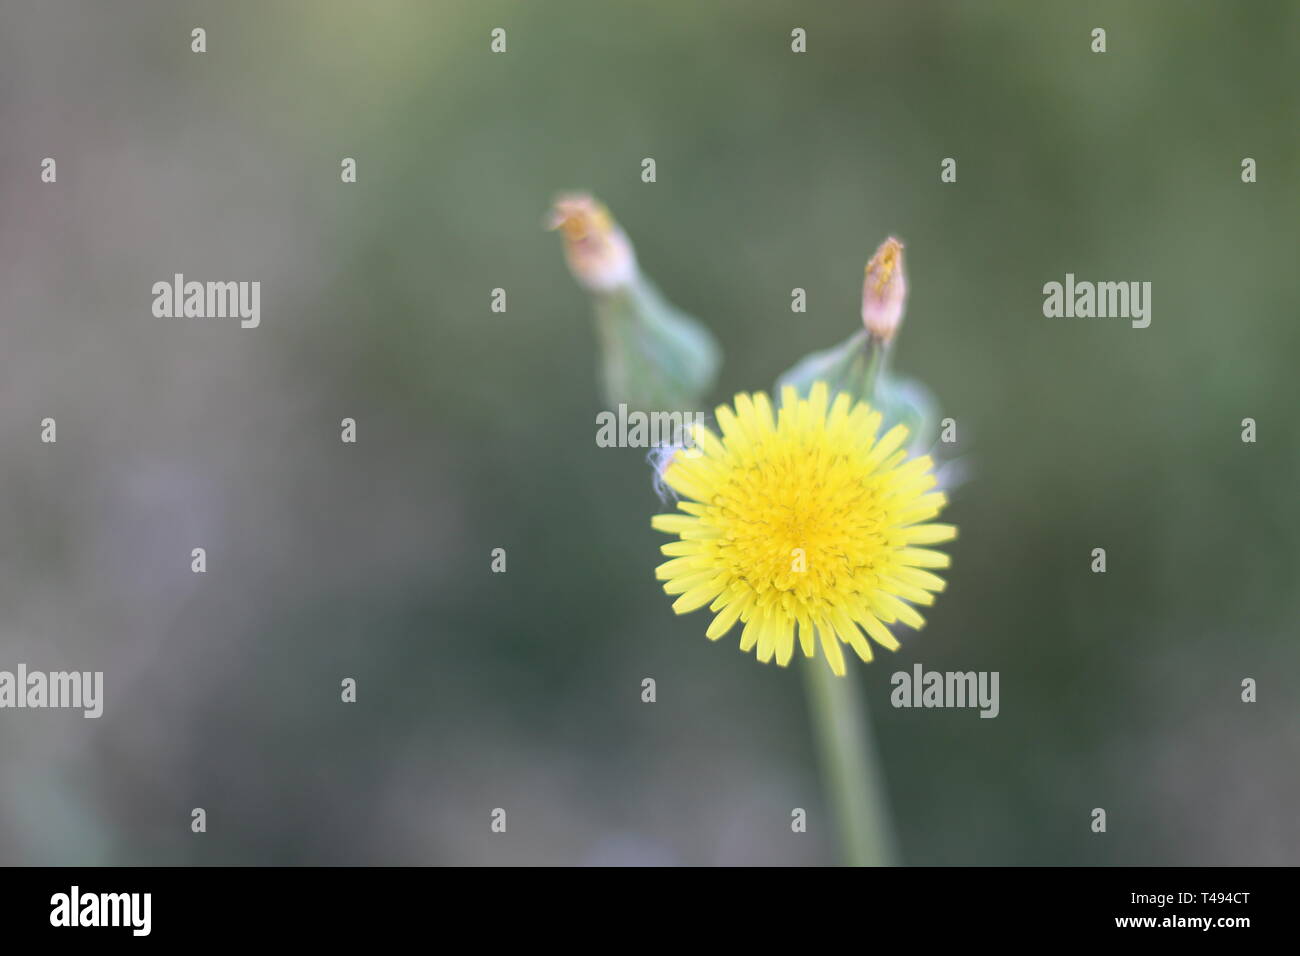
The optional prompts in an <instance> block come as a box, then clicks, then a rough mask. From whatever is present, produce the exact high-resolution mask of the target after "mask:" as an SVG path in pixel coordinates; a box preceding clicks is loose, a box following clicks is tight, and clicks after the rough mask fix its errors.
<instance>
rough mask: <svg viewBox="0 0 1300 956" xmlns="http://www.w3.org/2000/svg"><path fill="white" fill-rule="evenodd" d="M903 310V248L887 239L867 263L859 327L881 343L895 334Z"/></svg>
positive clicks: (895, 240) (904, 279)
mask: <svg viewBox="0 0 1300 956" xmlns="http://www.w3.org/2000/svg"><path fill="white" fill-rule="evenodd" d="M906 306H907V274H906V273H905V272H904V270H903V244H902V243H901V242H899V241H898V240H897V239H895V238H894V237H893V236H890V237H889V238H888V239H886V240H885V241H884V242H882V243H881V244H880V248H879V249H877V250H876V254H875V255H874V256H872V257H871V261H870V262H868V263H867V275H866V280H865V281H864V282H863V283H862V324H863V325H865V326H866V327H867V332H869V333H870V334H871V336H872V337H873V338H876V339H878V340H880V341H881V342H888V341H889V340H890V339H892V338H893V337H894V333H895V332H897V331H898V326H899V323H901V322H902V321H903V310H904V308H906Z"/></svg>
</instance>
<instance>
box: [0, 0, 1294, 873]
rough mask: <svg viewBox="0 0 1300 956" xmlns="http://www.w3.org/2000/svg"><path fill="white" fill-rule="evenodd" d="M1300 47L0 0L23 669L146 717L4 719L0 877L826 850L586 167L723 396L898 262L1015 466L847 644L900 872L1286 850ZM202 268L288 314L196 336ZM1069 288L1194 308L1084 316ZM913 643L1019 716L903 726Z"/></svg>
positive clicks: (919, 720)
mask: <svg viewBox="0 0 1300 956" xmlns="http://www.w3.org/2000/svg"><path fill="white" fill-rule="evenodd" d="M195 26H202V27H204V28H205V29H206V30H207V34H208V52H207V53H205V54H202V55H198V54H194V53H191V52H190V30H191V29H192V28H193V27H195ZM1096 26H1102V27H1104V28H1106V29H1107V31H1108V46H1109V51H1108V52H1107V53H1106V54H1104V55H1095V54H1093V53H1091V52H1090V50H1089V43H1090V37H1089V34H1090V31H1091V30H1092V28H1093V27H1096ZM494 27H504V28H506V30H507V31H508V33H507V36H508V52H507V53H506V54H504V55H493V54H491V53H490V52H489V49H488V43H489V32H490V30H491V29H493V28H494ZM794 27H803V28H805V29H806V30H807V32H808V52H807V53H806V54H804V55H795V54H793V53H791V52H790V46H789V43H790V31H791V29H792V28H794ZM1297 62H1300V6H1298V5H1297V4H1295V3H1291V2H1256V3H1250V4H1240V3H1232V2H1228V0H1224V2H1213V3H1211V2H1183V0H1161V2H1148V3H1143V4H1127V3H1096V4H1093V3H1069V4H1066V3H1031V2H1027V0H1026V2H981V3H971V2H949V3H924V4H920V3H906V2H899V3H877V2H872V3H860V2H855V3H849V2H823V3H817V4H793V3H785V2H772V0H715V2H710V3H697V2H693V0H692V2H688V0H672V2H668V0H660V2H621V3H617V4H615V3H609V2H605V0H582V2H579V0H547V2H545V3H536V2H525V0H475V2H473V3H470V2H466V0H429V2H421V0H406V2H394V0H379V2H368V3H364V4H363V3H348V2H322V0H312V2H307V0H300V2H275V3H256V2H251V0H249V2H237V3H223V4H213V3H185V2H171V0H168V2H162V0H158V2H143V0H141V2H130V3H114V4H105V3H93V2H83V3H74V2H67V0H49V2H40V3H37V2H34V0H33V2H14V0H4V2H2V3H0V129H3V135H2V136H0V316H2V319H3V321H2V324H0V449H3V455H2V457H0V475H2V476H3V479H2V480H3V484H2V486H0V526H2V528H3V532H4V533H3V540H4V547H3V548H0V669H10V670H12V669H14V668H15V667H16V666H17V664H18V663H19V662H24V663H26V664H27V665H28V666H29V667H30V668H32V669H42V670H56V669H65V668H68V669H77V670H103V671H104V672H105V683H106V689H105V694H106V704H105V714H104V716H103V717H102V718H101V719H100V720H98V721H93V720H85V719H82V717H81V716H80V714H79V713H75V712H58V711H47V712H39V711H37V712H33V711H21V712H19V711H4V712H0V862H3V863H10V864H15V863H16V864H65V863H78V864H98V863H103V864H143V863H162V864H186V863H196V864H197V863H206V864H233V863H257V864H272V863H274V864H340V863H341V864H390V863H391V864H603V863H608V864H621V863H642V864H645V863H649V864H808V863H828V862H832V861H834V860H835V858H836V857H835V839H834V834H833V832H832V829H831V824H830V819H829V814H828V810H827V806H826V802H825V800H824V797H823V792H822V789H821V786H820V783H819V781H818V776H817V767H816V762H815V759H814V754H813V749H812V747H811V741H810V728H809V722H808V718H807V713H806V710H805V702H804V699H803V688H802V683H801V681H800V680H799V679H798V678H799V675H798V674H797V673H794V672H792V671H788V670H781V669H778V668H777V667H775V666H766V667H765V666H762V665H760V664H758V663H757V662H756V661H755V660H754V659H753V658H752V657H746V656H744V655H742V654H740V653H739V652H738V651H737V650H736V647H735V635H732V636H731V637H729V638H728V639H727V640H725V641H723V642H720V643H718V644H713V643H710V642H708V641H706V640H705V639H704V636H703V631H704V628H705V625H706V623H707V621H706V619H705V617H704V616H702V615H700V614H697V615H694V616H691V617H686V618H680V619H679V618H676V617H675V616H674V615H673V614H672V612H671V610H670V608H669V600H667V599H666V598H665V597H664V595H663V594H662V593H660V591H659V590H658V587H657V584H656V582H655V581H654V579H653V577H652V573H651V569H652V568H653V566H654V565H655V564H656V563H657V561H658V560H659V559H658V554H657V547H658V545H659V544H660V543H661V542H662V540H663V539H662V537H661V536H660V535H658V534H656V533H654V532H652V531H651V530H650V528H649V524H648V519H649V516H650V515H651V514H652V513H654V512H655V511H656V510H657V509H658V507H659V504H658V501H657V499H656V498H655V496H654V494H653V492H652V489H651V476H650V472H649V469H648V467H647V465H646V462H645V455H644V452H643V451H640V450H637V449H600V448H597V447H596V445H595V441H594V437H595V415H596V413H597V411H598V410H599V401H598V398H597V385H596V359H595V353H594V336H593V329H592V326H591V313H590V308H589V303H588V301H587V299H586V297H585V295H584V294H583V293H582V292H581V291H580V290H579V289H578V288H577V286H576V285H575V284H574V282H573V281H572V280H571V279H570V277H569V276H568V274H567V272H566V271H565V268H564V265H563V261H562V257H561V250H560V246H559V240H558V239H557V238H556V237H555V236H554V235H551V234H547V233H545V232H544V231H543V230H542V228H541V223H542V217H543V214H544V212H545V210H546V208H547V206H548V204H549V201H550V200H551V198H552V197H553V196H554V195H555V194H556V193H557V192H559V191H562V190H566V189H573V188H584V189H590V190H592V191H594V192H595V193H596V194H597V195H598V196H600V197H601V198H602V199H604V200H605V201H606V202H607V203H608V204H609V205H610V207H611V208H612V209H613V211H614V212H615V214H616V215H617V216H618V218H619V219H620V221H621V222H622V223H623V225H624V226H625V227H626V228H627V230H628V232H629V234H630V235H631V236H632V238H633V240H634V242H635V243H636V246H637V249H638V252H639V255H640V259H641V262H642V265H643V266H644V268H645V269H646V271H647V272H648V273H649V274H650V275H651V276H653V277H654V278H655V280H656V282H657V283H658V284H659V285H660V286H661V287H662V288H663V289H664V290H665V292H666V293H667V294H668V296H669V297H670V298H671V299H673V300H674V301H675V302H676V303H677V304H678V305H680V306H681V307H683V308H684V309H687V310H689V311H691V312H694V313H695V314H697V315H699V316H701V317H702V318H704V319H705V320H706V321H707V322H708V323H709V324H710V325H711V326H712V327H713V329H714V330H715V331H716V333H717V335H718V337H719V338H720V339H721V341H722V343H723V345H724V347H725V350H726V361H725V366H724V368H723V372H722V380H721V384H720V387H719V389H718V391H717V393H716V394H715V395H714V396H712V398H713V399H714V400H719V401H720V400H723V399H725V398H727V397H728V396H730V394H732V393H733V392H734V391H736V390H741V389H754V388H766V387H770V384H771V382H772V381H773V380H774V379H775V377H776V376H777V375H778V374H779V373H780V372H781V371H783V370H784V369H785V368H786V367H788V366H789V365H790V364H792V363H793V362H794V360H795V359H796V358H797V357H799V356H800V355H802V354H804V353H806V352H808V351H810V350H812V349H815V348H819V347H824V346H828V345H830V344H832V343H834V342H838V341H840V340H841V339H843V338H844V337H845V336H846V335H848V334H849V333H850V332H851V331H852V330H853V328H854V326H855V323H856V322H857V321H858V319H857V309H858V297H859V294H860V288H861V276H862V267H863V263H864V262H865V260H866V258H867V257H868V256H869V255H870V253H871V252H872V250H874V249H875V247H876V245H877V243H878V242H879V241H880V240H881V239H882V238H883V237H884V236H886V235H887V234H890V233H894V234H897V235H899V236H900V237H902V238H903V239H904V241H905V242H906V243H907V250H908V251H907V255H908V264H909V273H910V278H911V284H912V290H913V291H912V296H911V303H910V307H909V312H908V319H907V323H906V326H905V328H904V330H903V333H902V336H901V339H900V342H899V353H898V356H897V365H898V367H899V368H900V369H901V370H903V371H905V372H907V373H908V374H911V375H915V376H917V377H920V378H922V379H923V380H924V381H926V382H927V383H928V384H929V386H930V387H931V388H932V389H933V390H934V392H935V393H936V394H937V396H938V397H939V399H940V401H941V402H942V405H943V408H944V411H945V413H946V414H948V415H951V416H953V417H955V418H956V420H957V421H958V423H959V429H960V432H959V434H960V437H961V438H962V443H963V446H964V450H965V451H967V452H968V453H970V454H971V455H972V460H973V462H974V464H975V469H974V476H973V480H972V481H970V482H969V483H968V484H966V485H965V486H963V487H962V488H961V489H960V491H959V492H958V493H957V494H956V496H955V501H954V503H953V504H952V506H951V508H950V511H949V512H948V514H949V515H950V516H951V518H952V520H954V521H956V522H957V523H958V524H959V525H960V526H961V529H962V537H961V539H960V540H959V541H958V542H957V543H956V544H955V545H954V546H953V549H952V550H953V554H954V557H955V561H954V567H953V569H952V571H951V574H950V575H949V577H950V581H951V583H950V587H949V590H948V592H947V593H946V594H944V595H943V596H941V598H940V600H939V601H938V603H937V605H936V607H935V608H934V609H933V613H932V614H930V615H929V617H930V624H929V626H928V627H927V628H926V629H925V631H924V632H922V633H920V634H914V635H909V636H907V637H905V643H904V647H903V650H902V651H900V652H899V653H898V654H897V655H896V656H893V657H889V658H888V659H882V658H878V659H877V661H876V663H874V664H872V665H870V666H866V667H862V668H860V669H859V672H858V675H857V679H858V680H860V681H861V683H862V685H863V688H864V691H865V693H866V694H867V696H868V697H869V699H870V702H871V710H872V714H873V719H874V723H875V727H876V731H877V735H878V739H879V748H880V752H881V760H882V764H883V767H884V771H885V774H886V776H887V789H888V794H889V798H890V802H891V804H892V807H893V813H894V817H895V822H896V826H897V837H898V843H899V846H900V849H901V854H902V859H903V861H904V862H907V863H912V864H971V863H989V864H1030V863H1036V864H1057V863H1061V864H1065V863H1071V864H1137V863H1157V864H1227V863H1236V864H1285V863H1290V864H1294V863H1297V862H1300V816H1298V815H1297V813H1296V807H1297V806H1298V805H1300V760H1298V759H1297V758H1298V757H1300V691H1298V690H1297V684H1296V677H1297V673H1300V648H1298V644H1297V620H1300V598H1298V597H1297V590H1296V582H1297V580H1300V563H1298V562H1297V553H1296V546H1297V541H1298V540H1300V534H1298V533H1300V504H1298V500H1300V499H1298V498H1297V495H1296V481H1297V465H1298V464H1300V461H1298V457H1297V447H1298V445H1297V440H1296V439H1297V434H1296V423H1295V415H1296V407H1297V397H1298V396H1300V389H1298V388H1297V385H1296V376H1295V367H1296V361H1297V359H1296V356H1297V354H1300V325H1298V324H1297V319H1298V318H1300V308H1298V305H1300V295H1298V294H1297V270H1296V261H1297V223H1298V222H1300V215H1298V214H1300V188H1298V187H1300V152H1298V147H1300V134H1298V127H1297V123H1296V117H1297V115H1300V95H1298V94H1297V89H1298V87H1297V83H1296V73H1295V69H1296V64H1297ZM46 156H51V157H54V158H56V160H57V162H58V182H57V184H54V185H45V184H42V183H41V181H40V176H39V173H40V162H41V160H42V159H43V158H44V157H46ZM345 156H351V157H355V158H356V159H357V161H358V172H359V176H358V178H359V181H358V182H357V183H356V184H355V185H343V184H342V183H341V182H340V178H339V163H340V160H341V159H342V158H343V157H345ZM646 156H651V157H654V158H655V159H656V161H657V164H658V182H656V183H654V184H644V183H642V182H641V180H640V176H639V173H640V161H641V159H642V158H643V157H646ZM948 156H951V157H955V158H956V159H957V160H958V181H957V183H956V184H950V185H945V184H942V183H940V181H939V164H940V160H941V159H942V158H943V157H948ZM1245 156H1250V157H1253V158H1255V159H1256V160H1257V162H1258V166H1259V181H1258V182H1257V183H1256V184H1254V185H1245V184H1243V183H1242V182H1241V179H1240V163H1241V159H1242V158H1243V157H1245ZM175 272H183V273H184V274H185V275H186V276H187V277H189V278H193V279H199V280H227V279H231V280H254V279H256V280H259V281H261V282H262V315H263V317H262V325H261V327H260V328H258V329H256V330H242V329H240V328H239V327H238V324H237V322H234V321H232V320H224V321H223V320H211V321H207V320H182V319H174V320H168V319H157V318H154V317H153V315H152V314H151V311H150V306H151V302H152V295H151V293H150V287H151V285H152V284H153V283H154V282H156V281H159V280H168V279H170V277H171V276H172V275H173V273H175ZM1066 272H1073V273H1075V274H1076V275H1077V276H1078V277H1079V278H1081V279H1092V280H1103V279H1107V280H1139V281H1150V282H1151V283H1153V287H1154V288H1153V306H1154V311H1153V321H1152V324H1151V327H1150V328H1148V329H1146V330H1135V329H1131V328H1130V327H1129V326H1128V323H1127V322H1124V321H1122V320H1049V319H1046V318H1044V317H1043V315H1042V292H1041V289H1042V286H1043V284H1044V283H1045V282H1048V281H1052V280H1058V281H1059V280H1061V279H1062V278H1063V276H1064V274H1065V273H1066ZM796 286H798V287H803V288H806V289H807V290H808V297H809V310H808V312H807V314H804V315H798V314H792V313H791V311H790V308H789V303H790V290H791V289H792V288H793V287H796ZM495 287H504V288H505V289H506V290H507V292H508V302H509V311H508V312H507V313H506V314H504V315H502V314H494V313H492V312H491V311H489V296H490V291H491V290H492V289H493V288H495ZM46 416H50V417H54V418H55V419H56V420H57V422H58V442H57V444H54V445H49V444H42V443H41V442H40V439H39V434H40V426H39V423H40V420H41V419H42V418H44V417H46ZM345 416H349V417H354V418H355V419H356V420H357V422H358V433H359V440H358V443H357V444H356V445H345V444H342V443H341V442H340V440H339V421H340V419H341V418H343V417H345ZM1244 417H1252V418H1254V419H1256V420H1257V422H1258V428H1259V441H1258V442H1257V443H1256V444H1253V445H1250V444H1243V443H1242V442H1241V440H1240V430H1241V420H1242V419H1243V418H1244ZM194 547H205V548H206V549H207V552H208V572H207V573H206V574H204V575H196V574H193V573H191V571H190V551H191V549H192V548H194ZM496 547H504V548H506V549H507V553H508V571H507V573H505V574H493V573H491V572H490V570H489V561H490V552H491V550H492V549H493V548H496ZM1094 547H1105V548H1106V549H1107V553H1108V560H1109V571H1108V573H1106V574H1105V575H1096V574H1092V573H1090V571H1089V561H1090V552H1091V550H1092V548H1094ZM917 661H920V662H921V663H923V664H924V665H925V667H926V668H932V669H938V670H971V669H974V670H997V671H999V672H1000V674H1001V715H1000V716H999V717H998V718H997V719H996V720H981V719H978V717H977V715H976V713H975V712H974V711H935V710H930V711H925V710H921V711H915V710H894V709H892V708H891V707H890V706H889V703H888V691H889V689H890V688H889V676H890V674H891V673H892V672H893V671H895V670H898V669H909V668H910V667H911V666H912V664H913V663H914V662H917ZM344 677H353V678H355V679H356V680H357V682H358V702H357V703H356V704H354V705H348V704H343V703H341V702H340V699H339V694H340V691H339V685H340V681H341V680H342V679H343V678H344ZM644 677H653V678H655V680H656V681H657V685H658V702H657V703H655V704H653V705H651V704H643V703H642V702H641V699H640V682H641V680H642V678H644ZM1245 677H1252V678H1255V679H1256V680H1257V681H1258V682H1259V701H1258V703H1255V704H1243V703H1242V702H1241V701H1240V683H1241V680H1242V679H1243V678H1245ZM194 807H203V808H204V809H205V810H206V811H207V814H208V832H207V833H206V834H203V835H195V834H193V833H191V832H190V811H191V808H194ZM496 807H502V808H505V809H506V810H507V811H508V814H509V817H508V820H509V829H508V832H507V833H506V834H505V835H494V834H492V833H491V832H490V830H489V815H490V813H491V811H492V810H493V808H496ZM793 807H804V808H806V809H807V810H808V812H809V819H810V825H809V831H808V833H807V834H803V835H797V834H793V833H792V832H791V829H790V825H789V823H790V811H791V808H793ZM1094 807H1104V808H1106V810H1107V812H1108V815H1109V820H1108V823H1109V830H1108V833H1107V834H1105V835H1104V836H1099V835H1095V834H1093V833H1092V832H1091V831H1090V829H1089V823H1090V811H1091V810H1092V808H1094Z"/></svg>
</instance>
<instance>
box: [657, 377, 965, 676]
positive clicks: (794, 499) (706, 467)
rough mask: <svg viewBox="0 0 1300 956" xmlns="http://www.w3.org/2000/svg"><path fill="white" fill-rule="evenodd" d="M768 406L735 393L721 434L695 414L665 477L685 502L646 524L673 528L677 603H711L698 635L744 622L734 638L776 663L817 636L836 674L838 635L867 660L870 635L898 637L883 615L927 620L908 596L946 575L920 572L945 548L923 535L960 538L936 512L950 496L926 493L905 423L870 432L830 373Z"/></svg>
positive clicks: (671, 584) (683, 606)
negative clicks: (687, 445) (910, 454)
mask: <svg viewBox="0 0 1300 956" xmlns="http://www.w3.org/2000/svg"><path fill="white" fill-rule="evenodd" d="M781 397H782V407H781V409H780V411H779V413H778V414H776V415H775V416H774V415H773V410H772V406H771V403H770V402H769V400H768V397H767V395H766V394H764V393H762V392H758V393H756V394H754V395H744V394H741V395H737V396H736V399H735V410H734V411H733V410H732V408H731V407H729V406H726V405H721V406H719V407H718V409H717V417H718V423H719V425H720V426H721V430H722V437H721V438H719V437H718V436H716V435H714V433H713V432H712V431H711V430H709V429H708V428H707V427H705V426H703V425H696V426H695V433H694V444H695V446H696V447H695V450H694V452H693V453H689V454H688V453H687V452H685V451H683V452H679V453H678V454H677V455H676V456H674V458H673V460H672V461H671V463H670V464H669V465H668V466H667V467H666V468H665V469H664V472H663V480H664V482H665V483H667V484H668V485H669V486H671V487H672V488H673V489H675V490H676V491H677V492H679V493H680V494H681V495H682V496H683V500H681V501H679V502H678V504H677V507H678V509H679V511H680V512H681V513H678V514H666V515H656V516H655V517H654V518H653V519H652V520H651V524H652V526H653V527H655V528H657V529H658V530H660V531H665V532H668V533H669V534H675V535H677V536H678V537H679V540H676V541H672V542H670V543H668V544H665V545H664V546H663V548H662V550H663V553H664V554H665V555H667V556H668V557H669V558H671V560H669V561H668V562H666V563H664V564H661V565H660V566H659V567H658V568H656V569H655V576H656V577H658V578H659V579H660V580H662V581H664V582H666V583H665V584H664V590H665V591H666V592H667V593H668V594H676V595H680V596H679V597H678V598H677V600H676V601H675V602H674V603H673V610H674V611H676V612H677V613H678V614H685V613H687V612H689V611H694V610H696V609H698V608H701V607H704V606H705V605H706V604H707V605H709V610H711V611H713V612H714V613H715V614H716V616H715V617H714V619H713V623H712V624H710V625H709V628H708V630H707V632H706V635H707V636H708V637H709V638H710V639H712V640H717V639H718V638H720V637H722V636H723V635H724V634H726V633H727V632H728V631H729V630H731V628H732V627H733V625H735V623H736V622H737V621H741V622H743V623H744V630H743V631H742V633H741V636H740V649H741V650H742V651H750V650H752V649H754V648H757V651H758V659H759V660H760V661H763V662H767V661H769V660H771V659H772V657H773V656H775V657H776V662H777V663H778V664H780V665H782V666H784V665H786V664H787V663H789V661H790V658H791V657H792V656H793V654H794V645H795V636H796V631H797V635H798V640H799V646H800V647H801V648H802V650H803V653H804V655H805V656H807V657H813V656H814V654H815V646H816V644H817V643H820V644H821V648H822V653H823V654H824V655H825V657H826V661H827V663H829V664H830V667H831V670H833V671H834V672H835V673H836V674H843V673H844V656H843V653H842V651H841V648H840V643H841V642H843V643H845V644H848V645H849V646H850V647H852V648H853V650H854V651H855V652H857V655H858V656H859V657H860V658H862V660H864V661H869V660H871V657H872V652H871V645H870V644H869V643H868V641H867V638H866V637H865V636H864V635H863V633H862V632H863V631H864V630H865V631H866V635H867V636H869V637H870V638H871V639H872V640H874V641H875V642H876V643H877V644H880V645H881V646H882V647H886V648H888V649H889V650H891V651H892V650H897V649H898V646H899V645H898V641H897V640H896V639H895V638H894V636H893V634H891V633H890V630H889V627H888V625H890V624H893V623H894V622H895V621H902V622H903V623H905V624H908V625H910V626H911V627H915V628H919V627H921V626H922V625H923V624H924V623H925V622H924V620H923V619H922V617H921V615H920V614H918V613H917V611H916V609H915V608H914V607H913V606H912V605H913V604H923V605H928V604H931V603H933V601H934V594H933V592H936V591H942V590H943V588H944V581H943V580H942V579H941V578H939V577H937V576H935V575H934V574H932V573H930V571H928V570H926V569H927V568H945V567H947V566H948V556H947V555H945V554H943V553H941V552H938V551H932V550H929V549H927V548H925V547H923V546H924V545H930V544H937V543H939V542H943V541H948V540H950V539H952V538H954V537H956V534H957V529H956V528H955V527H953V526H952V525H947V524H934V523H930V522H931V519H933V518H934V517H935V516H936V515H938V513H939V511H940V509H942V508H943V506H944V505H945V504H946V498H945V496H944V495H943V493H942V492H938V491H932V490H931V489H932V488H934V486H935V478H934V476H933V475H932V474H930V469H931V467H932V462H931V461H930V458H929V457H928V456H922V457H919V458H913V459H911V460H910V461H908V460H906V457H907V452H906V451H905V450H903V448H902V446H903V442H904V439H905V438H906V436H907V429H906V428H904V427H903V426H901V425H899V426H896V427H894V428H892V429H890V430H889V431H888V432H886V433H885V434H884V435H883V436H880V437H877V435H876V433H877V431H878V430H879V428H880V423H881V416H880V414H879V413H878V412H874V411H872V410H871V409H870V408H869V407H868V406H867V405H865V404H863V403H856V404H855V403H853V402H852V400H851V399H850V397H849V396H848V394H846V393H843V392H841V393H840V394H838V395H836V397H835V400H834V401H833V402H831V401H829V389H828V388H827V386H826V383H824V382H817V383H816V384H815V385H813V387H812V389H811V392H810V394H809V396H808V398H805V399H801V398H799V397H798V395H797V393H796V392H795V390H794V389H793V388H786V389H784V390H783V391H782V396H781Z"/></svg>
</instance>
